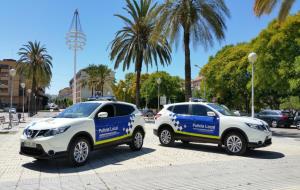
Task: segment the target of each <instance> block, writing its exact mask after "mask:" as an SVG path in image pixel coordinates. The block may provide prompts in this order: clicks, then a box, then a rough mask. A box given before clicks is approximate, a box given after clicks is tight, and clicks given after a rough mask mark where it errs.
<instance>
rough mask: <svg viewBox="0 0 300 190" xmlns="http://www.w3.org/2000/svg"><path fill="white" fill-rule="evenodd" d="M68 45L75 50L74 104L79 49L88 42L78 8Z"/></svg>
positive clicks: (68, 34)
mask: <svg viewBox="0 0 300 190" xmlns="http://www.w3.org/2000/svg"><path fill="white" fill-rule="evenodd" d="M66 40H67V45H68V47H69V49H71V50H73V51H74V76H73V104H76V100H77V99H76V98H77V97H76V96H77V95H76V93H77V81H76V72H77V71H76V64H77V51H78V50H83V47H84V46H85V43H86V36H85V34H84V33H83V31H82V28H81V24H80V19H79V13H78V10H77V9H76V10H75V12H74V16H73V19H72V24H71V27H70V30H69V32H68V33H67V36H66Z"/></svg>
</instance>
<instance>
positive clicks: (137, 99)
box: [135, 53, 143, 108]
mask: <svg viewBox="0 0 300 190" xmlns="http://www.w3.org/2000/svg"><path fill="white" fill-rule="evenodd" d="M142 56H143V54H142V53H140V54H139V55H138V56H137V59H136V65H135V70H136V83H135V85H136V86H135V105H136V106H137V107H138V108H139V107H140V86H141V84H140V82H141V71H142V62H143V57H142Z"/></svg>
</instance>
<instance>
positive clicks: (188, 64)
mask: <svg viewBox="0 0 300 190" xmlns="http://www.w3.org/2000/svg"><path fill="white" fill-rule="evenodd" d="M183 38H184V54H185V101H189V98H190V97H192V90H191V57H190V32H189V30H188V29H186V28H184V37H183Z"/></svg>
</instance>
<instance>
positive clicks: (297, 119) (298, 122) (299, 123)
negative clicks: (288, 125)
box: [294, 111, 300, 130]
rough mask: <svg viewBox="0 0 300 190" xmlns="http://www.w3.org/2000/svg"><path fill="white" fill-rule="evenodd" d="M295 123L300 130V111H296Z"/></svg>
mask: <svg viewBox="0 0 300 190" xmlns="http://www.w3.org/2000/svg"><path fill="white" fill-rule="evenodd" d="M294 125H296V127H297V128H298V129H299V130H300V111H297V112H296V113H295V117H294Z"/></svg>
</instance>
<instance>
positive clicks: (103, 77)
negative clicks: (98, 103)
mask: <svg viewBox="0 0 300 190" xmlns="http://www.w3.org/2000/svg"><path fill="white" fill-rule="evenodd" d="M84 71H86V73H87V75H88V76H87V79H86V80H84V81H82V86H88V87H89V88H90V89H92V96H94V90H95V91H96V90H100V92H101V94H102V96H103V94H104V86H105V84H112V83H113V82H114V78H113V76H112V70H111V69H110V68H108V67H107V66H106V65H102V64H100V65H93V64H92V65H89V66H88V67H87V68H86V69H84Z"/></svg>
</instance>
